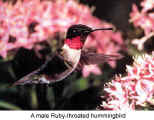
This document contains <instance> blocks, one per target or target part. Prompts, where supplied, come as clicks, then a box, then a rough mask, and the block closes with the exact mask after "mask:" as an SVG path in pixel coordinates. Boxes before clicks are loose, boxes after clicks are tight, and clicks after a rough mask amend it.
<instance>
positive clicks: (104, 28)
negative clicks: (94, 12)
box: [90, 28, 113, 32]
mask: <svg viewBox="0 0 154 120" xmlns="http://www.w3.org/2000/svg"><path fill="white" fill-rule="evenodd" d="M97 30H113V28H98V29H93V30H92V31H90V32H95V31H97Z"/></svg>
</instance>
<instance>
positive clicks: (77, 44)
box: [65, 36, 83, 49]
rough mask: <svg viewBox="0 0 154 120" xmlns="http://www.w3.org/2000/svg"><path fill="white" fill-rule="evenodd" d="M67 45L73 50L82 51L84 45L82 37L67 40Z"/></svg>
mask: <svg viewBox="0 0 154 120" xmlns="http://www.w3.org/2000/svg"><path fill="white" fill-rule="evenodd" d="M65 44H67V45H68V46H69V47H70V48H73V49H81V48H82V47H83V43H82V41H81V37H80V36H78V37H75V38H72V39H66V40H65Z"/></svg>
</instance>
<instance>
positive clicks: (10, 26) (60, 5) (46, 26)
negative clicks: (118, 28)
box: [0, 0, 123, 67]
mask: <svg viewBox="0 0 154 120" xmlns="http://www.w3.org/2000/svg"><path fill="white" fill-rule="evenodd" d="M72 24H85V25H88V26H91V27H94V28H98V27H99V28H100V27H112V26H113V25H111V24H109V23H107V22H102V21H100V20H99V19H98V18H96V17H94V16H92V14H91V10H90V8H88V7H87V6H85V5H81V4H79V3H78V2H77V1H76V0H56V1H55V0H51V1H47V0H43V1H40V0H22V1H21V0H18V1H17V2H16V4H14V5H12V4H10V3H7V2H5V3H4V2H2V0H0V55H1V56H3V58H4V57H6V56H7V53H8V51H11V50H14V49H17V48H20V47H24V48H28V49H31V48H33V47H34V46H35V45H36V43H39V42H42V41H46V40H47V38H48V37H51V36H54V34H55V33H57V32H62V33H63V32H66V30H67V28H68V27H69V26H70V25H72ZM121 45H123V40H122V37H121V34H120V32H115V33H113V32H112V31H104V32H101V31H100V32H95V33H93V34H92V35H91V36H89V37H88V41H87V44H86V45H85V47H96V48H97V51H98V52H102V53H105V54H112V53H113V52H114V53H117V52H118V51H119V50H120V49H121ZM110 64H111V65H112V66H115V62H112V63H110ZM87 67H88V66H87Z"/></svg>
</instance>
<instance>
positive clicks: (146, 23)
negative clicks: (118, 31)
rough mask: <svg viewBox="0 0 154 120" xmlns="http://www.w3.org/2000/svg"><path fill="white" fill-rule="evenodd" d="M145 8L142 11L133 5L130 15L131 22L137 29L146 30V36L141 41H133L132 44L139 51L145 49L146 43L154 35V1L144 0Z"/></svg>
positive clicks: (142, 3) (142, 4)
mask: <svg viewBox="0 0 154 120" xmlns="http://www.w3.org/2000/svg"><path fill="white" fill-rule="evenodd" d="M141 6H142V7H143V8H142V10H141V11H139V10H138V8H137V6H136V5H135V4H133V6H132V12H131V13H130V17H131V19H130V22H133V24H134V26H135V27H141V28H142V29H143V30H144V34H145V36H144V37H142V38H139V39H134V40H132V44H134V45H136V46H137V48H138V49H139V50H142V49H143V46H144V43H145V42H146V41H147V40H148V39H149V38H151V37H152V36H153V34H154V12H153V11H150V10H152V9H154V1H153V0H144V1H142V2H141Z"/></svg>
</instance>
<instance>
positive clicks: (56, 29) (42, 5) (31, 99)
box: [0, 0, 154, 110]
mask: <svg viewBox="0 0 154 120" xmlns="http://www.w3.org/2000/svg"><path fill="white" fill-rule="evenodd" d="M153 8H154V2H153V1H151V0H63V1H62V0H0V109H1V110H95V109H96V107H97V106H99V105H100V104H101V102H102V98H101V97H100V96H102V95H103V86H104V84H105V83H107V82H110V81H111V80H112V79H113V77H114V76H115V75H119V74H121V75H122V76H123V75H125V74H126V65H132V63H133V58H132V56H135V55H141V54H143V53H151V52H152V51H153V49H154V47H153V46H154V40H153V39H154V37H153V36H154V11H153ZM72 24H85V25H88V26H90V27H93V28H100V27H115V28H116V31H113V32H111V31H103V32H96V33H93V34H91V35H90V36H89V37H88V40H87V41H86V45H85V47H86V48H91V47H95V48H96V49H97V52H98V53H103V54H113V53H119V54H121V55H123V56H124V57H123V58H121V59H120V60H117V61H112V62H111V61H109V62H108V63H105V64H101V65H99V66H97V65H90V66H84V68H83V70H82V71H80V72H79V71H75V72H74V73H73V74H71V76H69V77H68V78H66V79H65V80H63V81H60V82H57V83H54V84H51V85H49V86H47V85H25V86H14V87H10V85H12V84H13V83H14V82H15V81H17V80H18V79H20V78H21V77H23V76H24V75H26V74H28V73H30V72H32V71H33V70H35V69H37V68H38V67H39V66H41V65H42V64H43V63H44V61H45V60H46V58H47V56H48V55H50V54H52V53H54V52H55V51H56V49H57V48H59V47H60V46H62V44H63V40H64V38H65V36H66V35H65V33H66V31H67V29H68V27H69V26H70V25H72Z"/></svg>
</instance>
